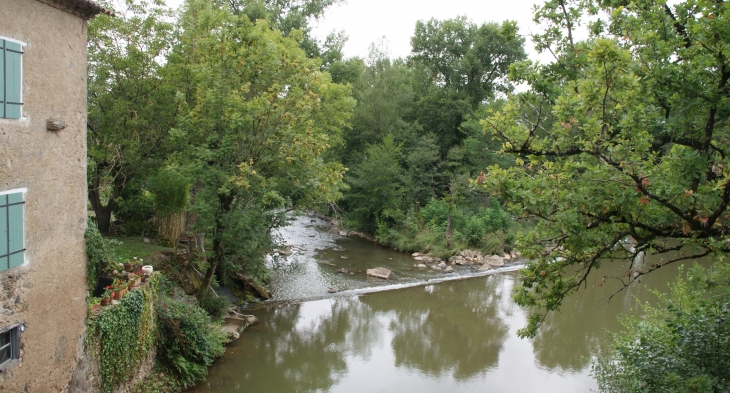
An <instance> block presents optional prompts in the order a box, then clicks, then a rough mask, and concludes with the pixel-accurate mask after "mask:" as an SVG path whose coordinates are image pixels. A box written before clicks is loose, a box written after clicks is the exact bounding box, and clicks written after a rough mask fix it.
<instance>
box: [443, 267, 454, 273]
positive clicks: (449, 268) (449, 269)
mask: <svg viewBox="0 0 730 393" xmlns="http://www.w3.org/2000/svg"><path fill="white" fill-rule="evenodd" d="M453 272H454V268H453V267H451V266H447V267H446V269H444V273H453Z"/></svg>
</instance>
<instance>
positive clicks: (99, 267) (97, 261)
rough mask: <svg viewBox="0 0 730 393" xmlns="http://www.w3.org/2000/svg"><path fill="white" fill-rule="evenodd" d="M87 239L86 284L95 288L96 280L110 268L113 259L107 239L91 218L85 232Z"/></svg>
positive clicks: (91, 288)
mask: <svg viewBox="0 0 730 393" xmlns="http://www.w3.org/2000/svg"><path fill="white" fill-rule="evenodd" d="M84 240H85V241H86V258H87V259H86V261H87V263H86V286H87V287H88V288H89V290H92V291H93V289H94V287H95V286H96V280H97V279H98V278H99V277H100V276H101V275H102V273H104V272H106V271H107V270H108V269H109V264H110V263H111V262H112V261H111V256H110V252H109V249H108V244H107V242H108V241H107V240H106V239H104V238H103V237H102V236H101V233H100V232H99V229H98V228H97V227H96V225H95V224H94V223H93V222H92V221H91V220H89V222H88V224H87V226H86V231H85V232H84Z"/></svg>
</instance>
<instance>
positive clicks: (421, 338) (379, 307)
mask: <svg viewBox="0 0 730 393" xmlns="http://www.w3.org/2000/svg"><path fill="white" fill-rule="evenodd" d="M504 283H505V280H504V279H503V278H501V277H490V278H488V279H486V280H481V279H475V280H470V282H461V283H442V284H438V285H432V286H428V287H425V288H422V287H419V288H410V289H405V290H399V291H393V292H387V293H380V294H377V296H365V297H362V298H361V302H363V303H365V304H367V305H369V306H370V307H371V308H372V311H374V312H393V313H395V317H394V318H393V319H392V320H391V324H390V330H391V331H392V332H393V334H394V337H393V341H392V342H391V346H392V348H393V352H394V354H395V359H396V360H395V361H396V366H407V367H412V368H417V369H419V370H420V371H422V372H424V373H428V374H442V373H444V372H446V371H448V370H453V373H454V377H455V378H456V379H462V380H463V379H467V378H469V377H472V376H474V375H475V374H478V373H480V372H483V371H485V370H486V369H488V368H490V367H494V366H496V365H497V362H498V360H499V351H500V350H501V348H502V344H503V342H504V340H505V339H506V336H507V325H506V324H505V323H504V322H503V321H502V320H501V318H500V316H499V312H498V310H499V303H500V302H501V299H502V297H503V296H509V295H510V294H509V290H506V289H505V286H504Z"/></svg>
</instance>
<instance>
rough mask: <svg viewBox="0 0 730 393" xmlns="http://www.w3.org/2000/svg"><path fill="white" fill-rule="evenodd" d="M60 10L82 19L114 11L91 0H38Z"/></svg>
mask: <svg viewBox="0 0 730 393" xmlns="http://www.w3.org/2000/svg"><path fill="white" fill-rule="evenodd" d="M38 1H39V2H41V3H43V4H47V5H49V6H51V7H53V8H57V9H59V10H61V11H66V12H68V13H69V14H72V15H76V16H78V17H79V18H82V19H84V20H89V19H91V18H93V17H95V16H96V15H99V14H105V15H109V16H114V11H112V10H107V9H106V8H104V7H102V6H101V4H99V3H97V2H95V1H92V0H38Z"/></svg>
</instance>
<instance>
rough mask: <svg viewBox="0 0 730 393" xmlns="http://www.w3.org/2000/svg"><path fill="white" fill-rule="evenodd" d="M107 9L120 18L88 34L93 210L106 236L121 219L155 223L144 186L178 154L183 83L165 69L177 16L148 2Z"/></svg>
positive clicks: (97, 22) (106, 19)
mask: <svg viewBox="0 0 730 393" xmlns="http://www.w3.org/2000/svg"><path fill="white" fill-rule="evenodd" d="M107 6H108V7H109V8H111V9H114V10H115V13H116V16H114V17H111V16H108V15H99V16H98V17H96V18H94V19H92V20H91V21H90V22H89V33H88V39H89V45H88V52H89V78H88V96H89V120H88V132H87V146H88V160H89V174H88V176H89V202H90V203H91V207H92V208H93V209H94V213H95V220H96V224H97V226H98V227H99V230H100V231H101V233H102V234H104V235H108V234H109V231H110V228H111V222H112V219H113V217H114V216H116V218H117V219H119V218H122V219H126V220H137V221H139V220H144V219H148V218H150V215H151V214H152V212H150V211H149V210H151V209H150V207H149V203H145V200H144V198H143V192H142V191H143V189H144V187H143V183H144V181H145V179H146V177H148V176H151V175H153V174H155V173H156V172H157V170H159V168H160V167H161V166H162V165H163V164H164V162H165V160H166V158H167V156H168V155H169V154H170V153H171V152H172V151H173V150H174V146H172V145H170V143H169V139H168V134H169V131H170V128H171V127H172V126H173V125H174V122H175V117H176V113H177V112H176V106H175V101H174V97H175V85H174V83H175V78H174V76H173V75H170V74H168V73H167V72H166V69H165V67H164V66H163V64H164V58H165V56H166V54H167V53H168V52H169V51H170V50H171V48H172V38H173V35H172V31H173V25H172V24H171V23H170V22H169V21H168V20H169V18H170V17H171V11H170V10H168V9H166V8H165V7H164V6H162V5H161V4H160V3H158V2H147V1H130V2H123V1H117V2H114V3H112V4H107ZM125 203H126V204H127V206H126V209H125V206H124V204H125Z"/></svg>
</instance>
